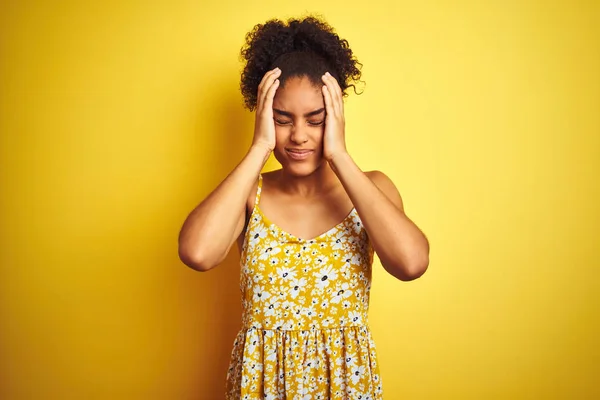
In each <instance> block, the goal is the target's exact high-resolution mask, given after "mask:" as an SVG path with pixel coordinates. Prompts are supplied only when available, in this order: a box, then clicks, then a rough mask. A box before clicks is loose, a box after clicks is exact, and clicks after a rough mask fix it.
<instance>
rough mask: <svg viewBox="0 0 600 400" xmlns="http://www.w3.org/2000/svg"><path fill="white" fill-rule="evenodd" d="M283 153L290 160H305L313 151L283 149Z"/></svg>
mask: <svg viewBox="0 0 600 400" xmlns="http://www.w3.org/2000/svg"><path fill="white" fill-rule="evenodd" d="M285 152H286V153H287V155H288V156H289V157H290V158H291V159H292V160H297V161H300V160H305V159H307V158H308V157H309V156H310V155H311V154H312V153H314V150H306V149H285Z"/></svg>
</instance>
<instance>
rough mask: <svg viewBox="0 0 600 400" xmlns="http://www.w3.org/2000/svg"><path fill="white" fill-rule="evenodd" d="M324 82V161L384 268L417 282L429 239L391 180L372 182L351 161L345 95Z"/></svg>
mask: <svg viewBox="0 0 600 400" xmlns="http://www.w3.org/2000/svg"><path fill="white" fill-rule="evenodd" d="M323 82H324V83H325V86H323V97H324V99H325V106H326V110H327V116H326V121H325V132H324V138H323V155H324V157H325V159H327V161H328V162H329V165H330V166H331V168H332V169H333V171H334V172H335V173H336V175H337V176H338V178H339V179H340V181H341V182H342V185H343V186H344V189H345V190H346V192H347V193H348V196H349V197H350V200H352V203H353V204H354V207H356V211H358V214H359V216H360V218H361V220H362V222H363V224H364V226H365V229H366V230H367V233H368V234H369V238H370V240H371V243H372V245H373V249H374V250H375V252H376V253H377V255H378V256H379V259H380V260H381V264H382V265H383V267H384V268H385V269H386V271H388V272H389V273H390V274H391V275H393V276H394V277H396V278H398V279H400V280H403V281H409V280H413V279H416V278H418V277H420V276H421V275H423V273H425V271H426V269H427V267H428V265H429V243H428V241H427V238H426V237H425V235H423V233H422V232H421V231H420V230H419V228H418V227H417V226H416V225H415V224H414V223H413V222H412V221H411V220H410V219H409V218H408V217H407V216H406V214H405V213H404V207H403V205H402V199H401V197H400V194H399V193H398V190H397V189H396V187H395V186H394V184H393V183H392V182H391V181H390V179H389V178H388V177H387V176H385V175H384V174H383V173H381V172H373V173H371V178H372V179H371V178H369V177H368V176H367V175H366V174H365V173H363V172H362V171H361V170H360V168H359V167H358V166H357V165H356V163H355V162H354V160H352V158H351V157H350V155H349V154H348V152H347V151H346V144H345V139H344V103H343V100H342V90H341V88H340V87H339V85H338V83H337V81H336V80H335V78H333V77H332V76H331V75H329V74H326V75H324V76H323Z"/></svg>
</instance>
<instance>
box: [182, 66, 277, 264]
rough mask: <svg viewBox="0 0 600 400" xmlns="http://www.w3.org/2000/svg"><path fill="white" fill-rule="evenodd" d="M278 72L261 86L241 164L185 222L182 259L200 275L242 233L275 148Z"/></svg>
mask: <svg viewBox="0 0 600 400" xmlns="http://www.w3.org/2000/svg"><path fill="white" fill-rule="evenodd" d="M279 74H280V71H279V70H273V71H269V72H267V73H266V74H265V76H264V77H263V79H262V81H261V83H260V85H259V86H258V101H257V108H256V121H255V129H254V140H253V142H252V146H251V147H250V150H249V151H248V153H247V154H246V156H245V157H244V159H243V160H242V161H241V162H240V164H239V165H238V166H237V167H236V168H235V169H234V170H233V171H232V172H231V173H230V174H229V175H228V176H227V178H225V180H224V181H223V182H221V184H220V185H219V186H218V187H217V188H216V189H215V190H214V191H213V192H212V193H211V194H210V195H209V196H208V197H207V198H206V199H205V200H204V201H202V202H201V203H200V204H199V205H198V206H197V207H196V208H195V209H194V210H193V211H192V212H191V213H190V215H189V216H188V217H187V218H186V220H185V222H184V223H183V227H182V228H181V231H180V233H179V258H180V259H181V261H183V263H184V264H186V265H187V266H189V267H190V268H193V269H195V270H198V271H208V270H210V269H212V268H214V267H216V266H217V265H219V264H220V263H221V262H222V261H223V259H225V257H226V256H227V253H229V250H230V249H231V246H232V245H233V244H234V243H235V241H236V239H237V238H238V237H239V236H240V234H241V233H242V230H243V229H244V225H245V223H246V201H247V200H248V197H250V194H251V191H252V189H253V188H254V187H255V185H256V180H257V178H258V175H259V174H260V171H261V170H262V168H263V167H264V165H265V163H266V161H267V159H268V158H269V155H270V154H271V152H272V151H273V148H274V147H275V125H274V122H273V97H274V96H275V92H276V90H277V87H278V86H279V80H277V77H278V76H279Z"/></svg>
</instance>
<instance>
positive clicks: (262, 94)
mask: <svg viewBox="0 0 600 400" xmlns="http://www.w3.org/2000/svg"><path fill="white" fill-rule="evenodd" d="M280 74H281V70H280V69H279V68H275V69H273V70H271V71H269V72H267V73H266V74H265V76H264V77H263V79H262V81H261V82H260V84H259V85H258V88H259V89H258V96H257V97H258V103H259V104H258V106H259V107H260V106H262V105H263V104H264V102H265V98H266V95H267V92H268V91H269V89H270V88H271V86H272V85H273V82H274V81H275V79H277V77H278V76H279V75H280ZM257 108H258V107H257Z"/></svg>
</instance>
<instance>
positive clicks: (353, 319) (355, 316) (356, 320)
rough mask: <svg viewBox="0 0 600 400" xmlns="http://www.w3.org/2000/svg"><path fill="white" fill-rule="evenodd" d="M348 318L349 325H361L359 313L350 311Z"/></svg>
mask: <svg viewBox="0 0 600 400" xmlns="http://www.w3.org/2000/svg"><path fill="white" fill-rule="evenodd" d="M348 317H350V323H351V324H357V325H361V324H362V314H361V313H359V312H356V311H352V312H351V313H350V314H348Z"/></svg>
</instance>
